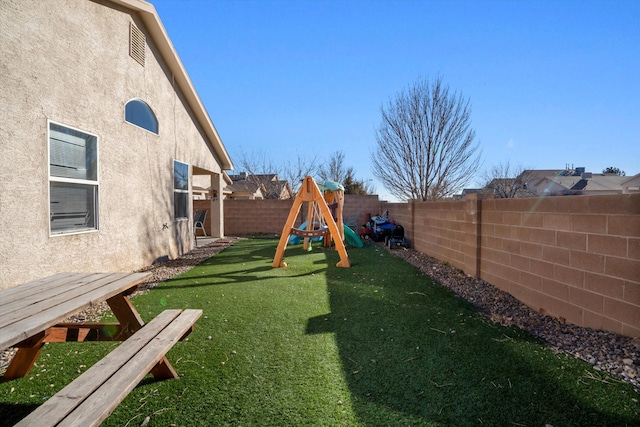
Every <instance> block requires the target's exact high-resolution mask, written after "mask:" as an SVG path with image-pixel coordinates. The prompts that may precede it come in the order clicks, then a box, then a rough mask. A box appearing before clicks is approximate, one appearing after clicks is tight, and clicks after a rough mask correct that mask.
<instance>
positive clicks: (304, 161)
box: [239, 150, 319, 194]
mask: <svg viewBox="0 0 640 427" xmlns="http://www.w3.org/2000/svg"><path fill="white" fill-rule="evenodd" d="M239 164H240V166H241V167H242V168H243V169H244V170H245V171H246V172H247V179H249V180H251V179H254V178H255V176H256V175H277V176H278V179H279V180H285V181H288V182H289V186H290V187H291V191H293V193H294V194H295V193H297V192H298V189H299V187H300V183H301V182H302V180H303V179H304V177H305V176H307V175H311V176H314V175H315V174H316V173H317V171H318V169H319V166H318V164H319V160H318V156H317V155H315V156H314V157H309V158H306V157H301V156H300V155H298V156H297V158H296V161H295V162H290V163H284V164H278V163H276V162H274V161H273V160H272V159H271V158H270V157H269V155H268V153H267V152H265V151H264V150H260V151H257V152H251V153H246V152H244V151H243V152H242V153H241V154H240V161H239ZM252 177H254V178H252ZM255 182H256V183H257V184H259V183H260V180H258V179H255Z"/></svg>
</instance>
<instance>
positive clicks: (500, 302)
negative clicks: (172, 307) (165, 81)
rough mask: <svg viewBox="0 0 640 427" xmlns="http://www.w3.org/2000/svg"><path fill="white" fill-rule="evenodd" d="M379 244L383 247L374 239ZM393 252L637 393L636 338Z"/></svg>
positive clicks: (160, 277)
mask: <svg viewBox="0 0 640 427" xmlns="http://www.w3.org/2000/svg"><path fill="white" fill-rule="evenodd" d="M235 241H237V238H226V239H222V240H218V241H216V242H215V243H211V244H209V245H206V246H202V247H198V248H196V249H194V250H193V251H191V252H189V253H188V254H186V255H184V256H183V257H180V258H178V259H175V260H171V261H168V262H165V263H163V264H158V265H153V266H151V267H149V268H146V269H143V270H140V271H146V272H149V273H151V277H150V278H149V279H148V280H147V281H145V282H143V283H142V286H141V287H140V290H139V291H138V292H145V291H146V290H148V289H150V288H153V287H154V286H156V285H157V284H158V283H160V282H162V281H164V280H167V279H170V278H172V277H174V276H175V275H177V274H180V273H183V272H184V271H187V270H189V269H191V268H193V267H194V266H196V265H198V264H199V263H201V262H202V261H204V260H206V259H208V258H210V257H212V256H214V255H215V254H216V253H218V252H220V251H221V250H222V249H224V248H226V247H227V246H229V245H231V244H233V243H234V242H235ZM379 246H380V248H386V247H385V246H383V245H381V244H380V245H379ZM386 250H388V251H390V252H391V253H392V254H393V255H394V256H397V257H399V258H402V259H403V260H405V261H406V262H408V263H410V264H411V265H413V266H415V267H416V268H418V269H419V270H420V271H421V272H423V273H424V274H425V275H427V276H429V277H431V278H432V279H433V280H435V281H436V282H438V283H440V284H442V285H443V286H445V287H446V288H448V289H450V290H451V291H453V292H454V293H455V294H456V295H458V296H460V297H461V298H464V299H465V300H467V301H469V302H470V303H471V304H473V305H474V306H475V307H477V308H478V310H480V311H481V312H482V313H484V314H486V315H487V316H488V317H489V318H490V319H491V320H493V321H495V322H497V323H500V324H503V325H516V326H518V327H520V328H522V329H524V330H527V331H529V332H530V333H531V334H533V335H535V336H537V337H539V338H540V339H542V340H544V341H545V342H546V343H548V345H549V346H551V347H552V348H553V349H554V350H556V351H558V352H563V353H567V354H569V355H572V356H574V357H577V358H580V359H582V360H585V361H586V362H588V363H590V364H591V365H593V367H594V369H596V370H599V371H605V372H608V373H610V374H612V375H614V376H615V377H616V378H618V379H620V380H622V381H625V382H627V383H629V384H631V385H633V386H634V387H635V390H636V391H637V392H639V393H640V339H638V338H630V337H625V336H621V335H617V334H613V333H611V332H605V331H600V330H594V329H589V328H583V327H579V326H576V325H571V324H565V323H561V322H559V321H558V320H557V319H555V318H552V317H550V316H545V315H542V314H540V313H538V312H537V311H534V310H532V309H530V308H529V307H527V306H526V305H524V304H522V303H520V302H519V301H518V300H516V299H515V298H514V297H512V296H511V295H509V294H507V293H505V292H502V291H501V290H499V289H498V288H496V287H494V286H492V285H491V284H489V283H486V282H484V281H482V280H476V279H474V278H472V277H470V276H467V275H466V274H464V273H463V272H462V271H460V270H458V269H456V268H453V267H451V266H450V265H448V264H445V263H442V262H440V261H438V260H436V259H434V258H430V257H428V256H426V255H424V254H421V253H419V252H416V251H414V250H411V249H392V250H389V249H388V248H386ZM106 310H108V306H107V305H106V303H104V304H100V305H97V306H94V307H91V308H90V309H88V310H86V311H84V312H82V313H79V314H78V315H76V316H73V317H72V318H71V319H69V320H70V321H78V322H80V321H95V320H96V319H97V318H98V317H99V316H100V315H101V314H102V313H104V311H106ZM13 354H14V350H12V349H10V350H6V351H2V352H0V373H1V372H3V371H4V369H5V368H6V366H7V365H8V362H9V361H10V359H11V357H12V356H13Z"/></svg>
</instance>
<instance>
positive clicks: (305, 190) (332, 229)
mask: <svg viewBox="0 0 640 427" xmlns="http://www.w3.org/2000/svg"><path fill="white" fill-rule="evenodd" d="M304 202H307V203H309V207H308V209H307V230H306V234H305V232H302V234H303V235H305V238H304V243H305V245H308V240H309V237H308V236H311V235H314V233H316V231H317V230H313V218H312V216H313V204H314V203H315V204H316V206H317V207H318V208H319V209H320V213H321V214H322V217H323V218H324V220H325V222H326V223H327V226H328V227H329V233H330V236H331V238H332V239H333V241H334V243H335V245H336V249H337V250H338V254H339V255H340V261H339V262H338V263H337V264H336V266H337V267H350V266H351V264H350V263H349V257H348V255H347V249H346V248H345V246H344V241H343V237H342V233H341V232H340V230H339V229H338V226H337V224H336V222H335V221H334V219H333V215H332V214H331V211H330V210H329V206H327V202H326V200H325V198H324V195H323V194H322V193H321V192H320V189H319V188H318V185H317V184H316V183H315V181H314V180H313V178H312V177H310V176H307V177H306V178H305V179H304V180H303V181H302V185H301V186H300V190H299V191H298V194H297V195H296V198H295V200H294V201H293V205H292V206H291V210H290V211H289V216H288V217H287V221H286V222H285V224H284V227H283V228H282V234H281V235H280V241H279V242H278V248H277V249H276V255H275V257H274V258H273V263H272V264H271V265H272V267H286V266H287V264H286V263H285V262H284V261H283V258H284V251H285V249H286V248H287V243H288V241H289V235H290V234H293V232H295V233H296V234H298V235H299V232H301V230H297V229H296V228H295V227H294V224H295V220H296V218H297V217H298V213H299V212H300V208H301V207H302V204H303V203H304ZM338 210H339V211H340V212H339V216H340V218H342V206H339V207H338ZM323 234H324V233H323ZM326 237H327V240H328V237H329V236H326ZM307 248H308V246H305V247H304V249H307Z"/></svg>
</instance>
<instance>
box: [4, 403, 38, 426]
mask: <svg viewBox="0 0 640 427" xmlns="http://www.w3.org/2000/svg"><path fill="white" fill-rule="evenodd" d="M37 407H38V405H29V404H20V403H4V402H0V426H12V425H14V424H16V423H17V422H18V421H20V420H21V419H23V418H24V417H26V416H27V415H29V414H30V413H31V412H33V411H34V410H35V409H36V408H37Z"/></svg>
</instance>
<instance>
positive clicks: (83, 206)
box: [49, 122, 98, 234]
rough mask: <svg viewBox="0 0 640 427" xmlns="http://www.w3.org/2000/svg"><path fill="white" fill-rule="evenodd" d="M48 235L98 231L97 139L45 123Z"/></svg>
mask: <svg viewBox="0 0 640 427" xmlns="http://www.w3.org/2000/svg"><path fill="white" fill-rule="evenodd" d="M49 226H50V232H51V234H67V233H78V232H83V231H91V230H97V229H98V137H97V136H95V135H92V134H89V133H86V132H82V131H80V130H77V129H72V128H70V127H68V126H64V125H61V124H58V123H53V122H49Z"/></svg>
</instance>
